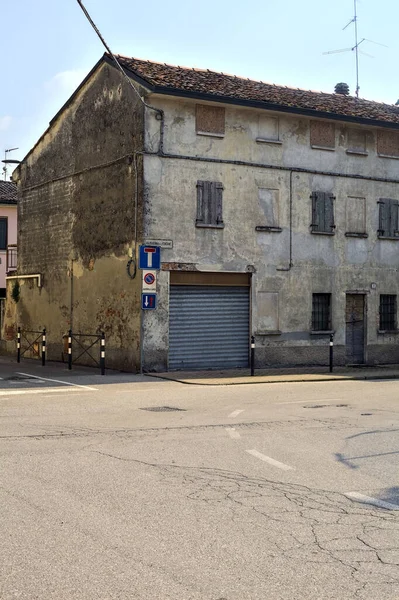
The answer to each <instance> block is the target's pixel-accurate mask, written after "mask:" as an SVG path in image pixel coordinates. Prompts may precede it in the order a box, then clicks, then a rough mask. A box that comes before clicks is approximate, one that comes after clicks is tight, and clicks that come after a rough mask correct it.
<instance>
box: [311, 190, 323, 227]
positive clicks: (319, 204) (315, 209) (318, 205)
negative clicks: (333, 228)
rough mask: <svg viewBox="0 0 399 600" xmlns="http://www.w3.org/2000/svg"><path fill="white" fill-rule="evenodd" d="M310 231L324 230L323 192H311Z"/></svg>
mask: <svg viewBox="0 0 399 600" xmlns="http://www.w3.org/2000/svg"><path fill="white" fill-rule="evenodd" d="M311 197H312V231H325V229H324V227H325V224H324V223H325V211H324V205H325V202H324V197H325V193H324V192H313V193H312V196H311Z"/></svg>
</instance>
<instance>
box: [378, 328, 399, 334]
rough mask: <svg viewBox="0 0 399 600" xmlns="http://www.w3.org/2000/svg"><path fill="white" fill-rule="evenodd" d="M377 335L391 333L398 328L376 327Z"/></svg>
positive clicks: (397, 330)
mask: <svg viewBox="0 0 399 600" xmlns="http://www.w3.org/2000/svg"><path fill="white" fill-rule="evenodd" d="M377 333H378V334H379V335H384V334H386V335H391V334H392V333H399V329H377Z"/></svg>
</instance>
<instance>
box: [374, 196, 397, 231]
mask: <svg viewBox="0 0 399 600" xmlns="http://www.w3.org/2000/svg"><path fill="white" fill-rule="evenodd" d="M398 205H399V203H398V201H397V200H393V199H392V198H380V199H379V201H378V206H379V211H378V212H379V219H378V232H377V233H378V237H380V238H397V239H399V230H398V227H399V224H398Z"/></svg>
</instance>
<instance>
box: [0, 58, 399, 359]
mask: <svg viewBox="0 0 399 600" xmlns="http://www.w3.org/2000/svg"><path fill="white" fill-rule="evenodd" d="M120 61H121V63H122V65H123V67H124V69H125V72H126V74H127V75H128V77H129V78H130V79H131V81H132V82H133V83H134V85H135V86H136V89H137V90H138V92H139V94H136V93H135V92H134V90H133V89H132V88H130V87H129V85H128V84H127V83H126V82H125V81H124V79H123V77H122V75H121V73H120V72H119V71H118V69H117V68H116V66H115V65H114V63H113V61H112V60H111V59H110V58H109V57H108V56H107V55H105V56H104V57H103V58H102V59H101V60H100V61H99V62H98V63H97V65H96V66H95V67H94V69H93V70H92V71H91V73H90V74H89V75H88V76H87V78H86V79H85V80H84V81H83V83H82V84H81V86H80V87H79V88H78V89H77V90H76V92H75V93H74V94H73V96H72V97H71V98H70V100H69V101H68V102H67V104H66V105H65V106H64V107H63V108H62V109H61V111H60V112H59V113H58V114H57V115H56V116H55V117H54V119H53V120H52V121H51V123H50V126H49V128H48V130H47V131H46V132H45V133H44V134H43V136H42V138H41V139H40V140H39V141H38V143H37V144H36V146H35V147H34V148H33V149H32V150H31V151H30V153H29V154H28V155H27V157H26V158H25V159H24V161H23V162H22V164H21V165H20V166H19V167H18V169H17V171H16V172H15V175H14V177H15V180H16V181H17V183H18V189H19V198H20V204H19V264H18V274H19V275H21V276H24V278H23V279H21V281H20V284H21V293H20V299H19V302H18V303H15V302H11V301H10V302H9V305H8V309H7V331H8V332H11V331H15V328H16V326H17V325H18V324H20V325H21V326H22V327H27V328H34V329H37V328H40V327H44V326H45V327H46V328H47V331H48V356H49V358H59V356H60V354H61V348H62V336H63V335H64V334H65V333H66V331H67V330H68V329H69V327H70V326H72V328H73V330H74V331H81V332H95V331H99V330H104V331H105V333H106V336H107V348H108V351H107V362H108V365H110V366H114V367H119V368H123V369H129V370H134V369H139V368H140V367H142V368H143V369H145V370H147V369H155V370H165V369H176V368H199V367H202V368H211V367H229V366H231V367H234V366H247V364H248V354H249V340H250V335H251V334H253V335H254V336H255V340H256V346H257V351H256V361H257V366H266V365H295V364H296V365H297V364H326V363H327V361H328V342H329V334H330V332H334V334H335V347H336V353H335V359H336V362H337V363H340V364H344V363H349V364H353V363H364V362H365V363H369V364H375V363H388V362H399V335H398V333H399V331H398V325H397V295H398V293H399V279H398V267H399V252H398V251H399V224H398V202H399V109H398V108H397V107H395V106H390V105H385V104H379V103H376V102H371V101H367V100H361V99H356V98H353V97H350V96H343V95H338V94H324V93H317V92H310V91H303V90H298V89H290V88H286V87H279V86H275V85H269V84H264V83H262V82H257V81H250V80H247V79H241V78H238V77H234V76H230V75H224V74H221V73H214V72H211V71H206V70H204V71H202V70H194V69H189V68H181V67H173V66H168V65H163V64H157V63H152V62H148V61H142V60H136V59H128V58H124V57H120ZM140 96H141V97H142V98H143V99H144V100H145V103H146V105H144V104H143V102H142V100H141V99H140ZM145 242H148V243H154V242H159V243H160V244H161V245H162V255H161V261H162V264H161V271H160V272H159V274H158V281H157V308H156V310H152V311H143V310H141V291H142V278H141V273H140V272H139V271H137V270H136V267H137V253H138V246H139V244H142V243H145ZM35 274H40V279H38V278H37V277H36V278H35V277H32V278H29V277H27V276H28V275H35ZM11 284H12V282H10V283H9V285H11ZM38 284H39V285H38ZM11 337H12V336H11V335H9V338H11ZM9 347H10V348H11V347H13V343H11V341H10V344H9Z"/></svg>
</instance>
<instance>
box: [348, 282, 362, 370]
mask: <svg viewBox="0 0 399 600" xmlns="http://www.w3.org/2000/svg"><path fill="white" fill-rule="evenodd" d="M345 314H346V362H347V363H349V364H362V363H364V295H363V294H346V313H345Z"/></svg>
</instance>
